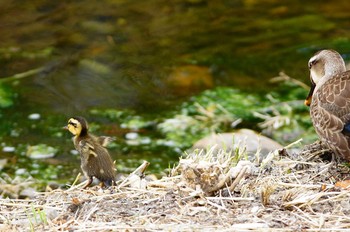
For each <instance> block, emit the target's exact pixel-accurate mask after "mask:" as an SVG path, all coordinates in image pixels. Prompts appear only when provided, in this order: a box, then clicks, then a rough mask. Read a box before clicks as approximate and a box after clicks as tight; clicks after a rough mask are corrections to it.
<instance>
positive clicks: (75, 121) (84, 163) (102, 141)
mask: <svg viewBox="0 0 350 232" xmlns="http://www.w3.org/2000/svg"><path fill="white" fill-rule="evenodd" d="M65 129H67V130H69V131H70V132H71V133H72V134H73V135H74V137H73V143H74V146H75V149H76V150H77V151H78V152H79V154H80V158H81V169H82V171H83V173H84V175H85V177H86V178H87V179H88V182H87V183H86V185H85V186H84V187H83V188H86V187H88V186H89V185H90V184H91V183H92V181H93V177H96V178H97V179H98V180H99V181H101V182H102V184H104V185H105V186H111V185H115V176H116V173H115V168H114V164H113V161H112V159H111V156H110V155H109V153H108V151H107V149H106V148H105V146H106V145H107V144H108V143H109V142H110V141H112V140H113V139H112V138H110V137H106V136H101V137H97V136H94V135H92V134H90V133H89V131H88V129H89V128H88V123H87V121H86V120H85V119H84V118H83V117H73V118H70V119H69V120H68V125H67V126H66V127H65Z"/></svg>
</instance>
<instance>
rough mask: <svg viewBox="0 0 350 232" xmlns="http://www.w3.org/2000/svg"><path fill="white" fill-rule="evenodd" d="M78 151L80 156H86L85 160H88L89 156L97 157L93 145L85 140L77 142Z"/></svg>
mask: <svg viewBox="0 0 350 232" xmlns="http://www.w3.org/2000/svg"><path fill="white" fill-rule="evenodd" d="M79 150H80V154H82V155H84V156H86V158H87V159H90V157H91V156H94V157H97V154H96V152H95V147H94V145H93V144H92V143H89V142H88V141H86V140H81V141H80V142H79Z"/></svg>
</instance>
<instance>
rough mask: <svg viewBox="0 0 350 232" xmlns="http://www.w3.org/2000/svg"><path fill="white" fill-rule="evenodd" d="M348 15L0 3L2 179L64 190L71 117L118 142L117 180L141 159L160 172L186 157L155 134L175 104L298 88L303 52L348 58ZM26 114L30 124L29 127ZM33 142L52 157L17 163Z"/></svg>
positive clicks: (242, 6) (309, 9)
mask: <svg viewBox="0 0 350 232" xmlns="http://www.w3.org/2000/svg"><path fill="white" fill-rule="evenodd" d="M349 10H350V5H349V4H348V1H345V0H344V1H340V0H337V1H332V2H322V4H319V2H318V1H295V0H293V1H283V2H281V1H275V0H268V1H267V0H266V1H254V0H245V1H201V0H188V1H186V0H179V1H171V2H169V1H162V0H152V1H144V2H140V1H120V0H117V1H108V0H105V1H89V2H86V1H74V2H68V1H58V2H54V1H43V0H37V1H27V2H19V1H1V4H0V11H1V14H0V18H1V22H2V23H1V26H0V32H1V43H0V62H1V70H0V77H2V78H5V77H10V80H7V81H6V82H5V83H3V85H5V87H3V88H4V89H7V90H8V89H9V90H10V91H6V93H8V94H9V96H7V95H6V94H5V95H3V94H2V95H1V98H2V99H1V102H3V101H4V102H5V103H4V104H2V103H1V102H0V103H1V105H3V108H2V109H1V111H0V116H1V122H2V123H1V126H0V129H1V131H0V135H1V140H2V148H4V147H5V148H6V147H14V148H15V151H14V152H4V151H2V152H0V158H4V157H6V159H7V165H6V166H5V167H4V168H3V172H8V173H14V172H15V171H16V170H18V169H21V168H24V169H25V170H27V171H28V170H30V172H31V174H32V175H33V176H35V177H42V178H45V179H47V180H51V179H52V180H56V179H62V180H63V182H65V181H68V182H69V181H72V179H74V177H75V175H76V174H77V173H78V172H79V157H78V156H77V155H72V154H71V152H70V150H72V149H73V145H72V143H71V141H70V135H68V134H67V133H65V132H64V131H61V127H62V126H63V125H64V124H65V123H66V121H67V119H68V118H69V117H71V116H72V115H83V116H85V117H86V118H88V119H89V121H91V122H92V126H93V129H94V132H95V133H96V134H107V135H111V136H115V137H116V138H117V140H116V142H115V143H114V145H113V146H112V147H111V153H112V154H113V158H114V159H116V160H117V163H118V168H119V170H121V171H124V172H128V171H129V170H131V169H132V168H133V167H135V166H137V165H138V164H139V163H141V162H142V159H147V160H151V167H150V168H153V170H154V171H156V172H159V171H161V170H163V169H164V168H166V167H168V163H169V162H170V164H173V163H174V162H176V160H177V157H178V155H179V154H181V150H182V149H184V147H185V146H184V147H180V148H178V147H176V146H172V145H171V140H170V139H168V140H167V138H164V135H163V134H161V133H159V130H157V129H156V127H157V125H158V124H159V123H161V122H162V120H163V119H164V118H167V117H170V115H172V114H174V112H176V110H179V111H180V110H181V109H180V106H181V104H182V102H184V101H187V100H188V99H189V97H191V96H194V95H196V94H199V93H200V92H201V91H203V90H205V89H212V88H215V87H217V86H229V87H231V88H234V89H241V90H244V91H245V92H244V94H248V93H252V94H256V95H257V96H261V97H262V98H261V99H264V97H263V96H265V94H266V93H267V92H269V91H270V90H271V89H275V90H276V89H277V91H278V86H277V85H272V84H271V83H269V82H268V80H269V79H270V78H271V77H274V76H276V75H277V74H278V72H280V71H282V70H283V71H285V72H286V73H287V74H288V75H290V76H291V77H294V78H296V79H299V80H302V81H303V82H306V83H308V74H307V72H308V71H307V66H306V63H307V60H308V59H309V57H310V56H311V54H312V53H314V51H316V50H318V49H320V48H324V47H327V48H334V49H337V50H338V51H339V52H341V53H342V54H343V55H344V57H345V58H348V57H349V54H350V42H349V35H350V33H349V31H350V27H349V22H350V20H349V18H350V14H349V13H348V12H350V11H349ZM30 70H32V71H33V73H32V74H31V75H24V77H23V78H21V79H17V80H11V77H12V76H13V75H15V74H19V73H26V72H28V71H30ZM27 74H28V73H27ZM283 91H286V90H281V92H283ZM305 92H306V91H305ZM305 95H306V93H305ZM7 97H8V98H7ZM7 99H9V100H7ZM223 100H224V99H223ZM262 101H263V100H262ZM5 106H6V107H5ZM107 109H113V110H116V111H117V113H116V112H113V113H112V114H107V113H106V111H105V110H107ZM118 112H119V113H118ZM35 113H37V114H39V115H40V118H39V119H37V120H33V119H29V118H28V117H29V115H31V114H35ZM249 125H251V126H252V125H253V123H251V124H249ZM252 127H254V128H257V127H256V126H252ZM134 132H135V133H136V134H133V133H134ZM130 133H131V134H130ZM189 133H190V132H189ZM128 136H137V137H138V138H137V139H135V140H132V141H131V140H130V139H127V138H129V137H128ZM186 142H187V141H184V144H185V143H186ZM37 144H47V145H49V146H52V147H54V148H56V149H58V152H57V153H56V155H55V157H53V158H50V159H44V160H32V159H30V158H27V157H26V155H25V153H26V152H27V150H28V147H29V146H33V145H37ZM5 150H6V149H5ZM28 167H29V168H28ZM57 167H59V168H58V170H59V171H58V172H57ZM27 168H28V169H27ZM37 170H40V172H38V171H37ZM72 170H73V171H72ZM17 174H18V173H17Z"/></svg>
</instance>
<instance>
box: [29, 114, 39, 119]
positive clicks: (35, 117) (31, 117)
mask: <svg viewBox="0 0 350 232" xmlns="http://www.w3.org/2000/svg"><path fill="white" fill-rule="evenodd" d="M40 117H41V116H40V114H38V113H34V114H30V115H29V116H28V118H29V119H30V120H38V119H40Z"/></svg>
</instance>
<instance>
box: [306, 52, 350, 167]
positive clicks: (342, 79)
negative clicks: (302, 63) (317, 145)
mask: <svg viewBox="0 0 350 232" xmlns="http://www.w3.org/2000/svg"><path fill="white" fill-rule="evenodd" d="M309 69H310V78H311V84H312V85H311V89H310V93H309V95H308V97H307V99H306V100H305V105H308V106H310V115H311V120H312V123H313V125H314V127H315V130H316V132H317V134H318V136H319V138H320V140H321V141H322V142H323V143H324V144H326V145H327V146H328V147H329V148H330V149H331V150H333V152H334V153H335V154H336V155H337V157H339V158H342V159H344V160H346V161H350V71H346V68H345V63H344V60H343V58H342V57H341V56H340V54H339V53H338V52H336V51H334V50H321V51H319V52H317V53H316V54H315V55H314V56H313V57H311V59H310V60H309Z"/></svg>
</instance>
